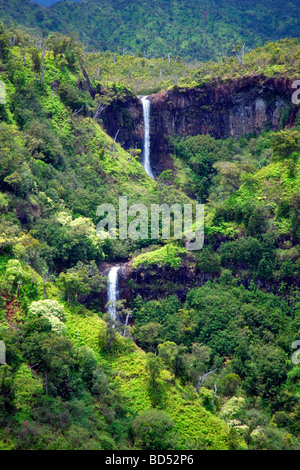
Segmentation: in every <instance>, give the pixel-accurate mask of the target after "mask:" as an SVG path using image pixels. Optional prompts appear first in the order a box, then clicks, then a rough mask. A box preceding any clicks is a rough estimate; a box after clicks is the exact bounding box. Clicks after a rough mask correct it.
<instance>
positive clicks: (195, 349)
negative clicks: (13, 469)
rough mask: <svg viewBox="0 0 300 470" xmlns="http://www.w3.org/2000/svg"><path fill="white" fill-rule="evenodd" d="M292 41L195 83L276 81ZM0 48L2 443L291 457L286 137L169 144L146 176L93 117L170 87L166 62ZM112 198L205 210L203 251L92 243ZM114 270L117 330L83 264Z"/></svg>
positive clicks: (292, 312)
mask: <svg viewBox="0 0 300 470" xmlns="http://www.w3.org/2000/svg"><path fill="white" fill-rule="evenodd" d="M77 7H78V6H76V8H77ZM55 8H65V5H64V4H62V6H57V7H55ZM74 8H75V6H74ZM178 9H179V10H180V8H179V6H178ZM35 11H37V10H35V9H34V8H33V10H32V12H31V13H30V14H31V15H34V14H35V13H34V12H35ZM53 11H56V10H53ZM72 11H76V10H72ZM45 14H46V13H45ZM262 14H263V12H262ZM43 21H44V20H43V19H41V22H43ZM282 21H284V20H282ZM208 22H209V20H208ZM282 27H283V28H284V25H283V26H282ZM289 46H291V47H292V48H293V51H294V56H293V57H294V59H290V58H289V57H288V58H285V54H286V53H287V48H288V47H289ZM298 49H299V46H298V42H297V41H296V40H291V41H289V42H288V41H281V42H280V43H276V44H267V45H266V46H265V48H263V49H257V50H255V51H253V52H251V53H250V54H249V55H248V56H247V58H246V62H245V65H244V67H242V66H241V65H240V64H239V63H238V61H237V59H234V61H235V64H236V65H234V66H231V64H233V62H232V61H231V59H230V60H228V62H226V61H224V62H219V63H216V64H212V63H210V64H207V65H205V67H207V69H205V71H204V73H205V75H204V80H206V81H207V80H209V75H210V74H213V75H214V76H222V75H223V74H224V76H227V78H230V77H232V78H234V77H235V74H236V73H240V74H243V73H245V74H247V73H250V72H251V70H252V71H253V72H255V73H257V72H261V73H264V74H269V75H272V76H273V75H276V74H278V73H282V74H286V76H292V75H295V71H296V68H297V64H298V59H299V57H298V55H297V54H298V52H299V51H298ZM278 50H279V52H278ZM0 51H1V55H0V77H1V80H3V81H4V82H5V85H6V91H7V95H6V104H5V105H1V104H0V294H1V300H0V340H3V341H4V342H5V345H6V352H7V358H6V359H7V360H6V362H7V364H4V365H0V388H1V395H0V423H1V426H0V427H1V431H0V448H1V449H53V450H56V449H100V450H101V449H162V450H164V449H247V448H248V449H299V447H300V437H299V432H300V430H299V424H298V423H299V410H300V407H299V393H300V390H299V372H300V371H299V365H297V364H295V363H293V362H292V354H293V352H294V350H293V348H292V343H293V341H295V340H297V339H299V333H300V330H299V328H300V323H299V312H300V309H299V306H300V304H299V278H300V264H299V259H300V257H299V238H300V228H299V215H300V201H299V192H300V183H299V181H300V179H299V154H300V129H299V126H295V127H294V128H291V129H285V128H284V122H283V123H282V124H283V125H282V130H281V131H279V132H276V133H274V132H270V131H268V130H266V131H265V132H263V133H262V134H261V135H259V136H245V137H242V138H240V139H237V140H234V139H226V140H215V139H214V138H212V137H210V136H208V135H205V136H203V135H201V136H194V137H187V138H184V139H179V138H178V137H176V136H174V138H173V139H172V145H173V153H174V155H173V162H174V170H173V173H172V171H170V170H167V171H165V172H163V173H162V174H161V176H160V177H159V178H157V180H156V181H153V180H152V179H150V178H148V177H147V176H146V174H145V172H144V170H143V168H142V166H141V164H140V161H139V154H140V152H139V151H138V150H139V149H129V151H128V152H127V151H125V150H124V149H123V148H122V147H121V145H119V144H118V142H115V141H114V140H113V139H111V138H110V137H108V135H107V134H106V133H105V132H104V130H103V129H102V127H101V124H102V122H101V112H100V111H101V110H102V109H103V108H104V107H105V106H109V104H110V102H111V100H112V99H113V98H115V97H118V98H119V99H120V100H126V99H127V98H128V97H132V96H134V95H133V92H132V91H131V90H129V89H128V88H127V86H126V85H130V86H131V84H133V86H132V88H134V90H135V91H136V90H140V89H145V90H146V89H151V87H152V88H155V86H160V84H161V85H163V83H164V86H169V85H170V84H172V83H171V82H172V80H173V78H172V74H173V72H172V70H173V69H172V67H174V70H176V73H178V76H179V75H180V73H181V70H182V69H181V67H182V62H180V61H174V62H172V61H170V62H169V61H168V60H165V61H161V64H162V65H161V67H164V68H163V70H164V74H165V77H164V76H163V74H162V77H160V79H161V82H159V81H158V82H157V83H155V82H154V83H153V76H152V75H151V73H152V72H151V73H150V72H149V70H151V68H152V67H154V66H155V67H156V66H157V67H159V65H158V64H159V60H158V59H157V60H156V59H153V60H146V59H144V58H131V62H130V61H128V64H127V65H126V64H125V59H124V58H123V57H121V56H117V55H116V56H115V59H116V60H115V61H114V55H113V54H110V53H106V54H100V55H86V54H85V53H84V52H83V49H82V46H81V44H80V43H79V42H78V41H77V40H76V39H75V38H74V37H72V36H70V37H63V36H61V35H53V34H52V35H50V36H49V37H47V38H38V39H37V38H36V37H35V36H32V35H30V34H28V32H24V31H23V30H20V29H16V28H12V29H7V28H5V27H3V26H2V25H1V26H0ZM275 51H277V52H276V53H275ZM273 56H274V59H272V57H273ZM98 60H99V61H100V69H101V70H100V71H99V74H98V73H97V68H96V67H97V64H98V62H97V61H98ZM260 60H261V62H260ZM273 60H276V61H277V60H279V61H280V62H283V64H279V62H276V63H275V62H274V63H272V61H273ZM105 61H106V62H105ZM118 61H119V68H118V66H117V65H116V64H118ZM143 61H144V62H143ZM105 63H106V66H107V70H105V65H104V64H105ZM143 63H144V65H143ZM101 64H102V65H101ZM155 64H156V65H155ZM254 64H257V69H256V68H255V66H254ZM276 64H277V65H278V66H280V65H283V66H284V68H281V69H278V68H276V67H275V68H272V67H273V66H274V65H276ZM101 67H102V68H101ZM128 67H133V70H132V75H134V73H136V77H137V78H136V80H139V77H140V80H141V83H140V84H138V81H135V79H132V82H131V83H130V82H129V81H128V78H127V79H126V77H125V76H126V74H127V71H128ZM235 67H236V68H235ZM259 67H262V68H261V69H259ZM229 69H231V70H229ZM112 70H114V73H111V71H112ZM144 70H145V72H144ZM147 70H148V71H147ZM203 70H204V69H203ZM237 70H238V71H239V72H236V71H237ZM192 73H195V75H194V76H192ZM105 74H106V75H108V78H107V77H106V76H105ZM197 74H198V72H195V71H193V70H191V76H190V80H191V82H190V83H192V81H193V80H194V79H197V82H196V86H198V85H199V82H200V81H201V76H199V75H197ZM126 80H127V81H126ZM130 80H131V78H130ZM184 80H186V77H183V80H182V81H181V82H180V80H179V82H180V83H182V85H183V86H185V85H184ZM125 82H126V83H125ZM124 83H125V84H124ZM123 195H127V197H128V205H130V204H131V203H133V202H139V203H143V204H145V205H146V207H147V208H149V207H150V205H151V204H154V203H159V204H162V203H164V202H165V203H167V204H169V203H170V202H172V203H173V202H174V201H176V202H177V203H178V204H181V205H182V204H184V203H190V202H193V203H195V201H198V202H201V203H205V246H204V249H203V250H199V251H196V252H194V253H192V252H187V250H186V249H185V248H184V243H183V241H181V240H180V241H176V240H174V239H171V240H168V241H167V240H163V239H162V238H160V239H158V240H155V241H152V240H150V239H149V240H148V239H147V240H111V239H109V238H107V239H104V240H100V239H99V238H98V237H97V236H96V230H95V229H96V224H97V222H98V218H97V215H96V211H97V207H98V206H99V205H100V204H102V203H112V204H115V205H118V199H119V196H123ZM121 261H127V267H128V272H129V273H130V275H131V279H130V280H129V282H128V290H129V291H130V292H129V294H127V302H125V300H124V299H123V300H121V301H120V302H119V303H118V309H119V315H120V317H121V318H126V317H128V319H130V321H129V322H128V324H125V323H121V322H119V321H118V322H114V321H113V320H112V318H111V317H110V315H107V314H106V313H105V310H106V309H105V298H106V296H105V293H106V278H105V277H104V276H103V275H102V274H101V272H102V271H101V270H100V271H99V266H100V267H101V266H102V264H103V262H107V263H113V262H121ZM208 372H209V374H208V375H206V374H207V373H208ZM150 428H151V429H152V430H150Z"/></svg>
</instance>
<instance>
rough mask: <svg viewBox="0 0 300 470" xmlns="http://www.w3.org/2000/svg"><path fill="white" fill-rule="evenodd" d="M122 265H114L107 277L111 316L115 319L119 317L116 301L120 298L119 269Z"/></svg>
mask: <svg viewBox="0 0 300 470" xmlns="http://www.w3.org/2000/svg"><path fill="white" fill-rule="evenodd" d="M119 269H120V266H113V267H112V268H111V269H110V270H109V273H108V279H107V301H108V302H109V304H108V311H109V313H110V315H111V318H112V319H113V320H114V321H115V320H116V318H117V307H116V302H117V300H118V299H119V287H118V271H119Z"/></svg>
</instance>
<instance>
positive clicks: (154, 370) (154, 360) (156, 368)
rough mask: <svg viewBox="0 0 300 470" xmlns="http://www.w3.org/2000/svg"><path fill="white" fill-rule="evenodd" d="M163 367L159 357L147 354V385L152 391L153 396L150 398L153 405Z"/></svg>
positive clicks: (155, 401) (156, 399)
mask: <svg viewBox="0 0 300 470" xmlns="http://www.w3.org/2000/svg"><path fill="white" fill-rule="evenodd" d="M162 369H163V363H162V360H161V358H160V357H157V356H155V354H153V353H148V354H147V362H146V372H147V373H148V375H149V387H150V391H151V392H153V394H154V398H153V400H152V404H153V406H155V405H156V404H157V402H158V396H157V392H158V386H159V378H160V374H161V372H162Z"/></svg>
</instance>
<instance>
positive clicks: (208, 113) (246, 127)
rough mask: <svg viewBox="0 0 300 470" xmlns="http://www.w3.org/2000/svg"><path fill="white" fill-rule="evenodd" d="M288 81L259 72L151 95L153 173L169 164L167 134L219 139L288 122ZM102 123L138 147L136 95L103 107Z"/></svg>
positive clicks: (291, 113) (291, 117)
mask: <svg viewBox="0 0 300 470" xmlns="http://www.w3.org/2000/svg"><path fill="white" fill-rule="evenodd" d="M291 85H292V80H291V79H287V78H280V77H279V78H266V77H263V76H260V75H256V76H247V77H241V78H238V79H235V80H228V81H222V82H220V81H219V82H218V81H212V82H210V83H207V84H203V85H201V86H198V87H194V88H180V87H174V88H172V89H170V90H168V91H162V92H160V93H157V94H155V95H150V96H149V99H150V101H151V122H150V139H151V164H152V167H153V168H154V171H155V173H159V172H160V171H162V170H163V169H165V168H168V167H169V164H170V162H169V160H168V155H169V153H170V144H169V137H170V136H172V135H181V136H190V135H191V136H192V135H197V134H210V135H211V136H213V137H215V138H217V139H219V138H227V137H230V136H232V137H234V138H237V137H239V136H241V135H246V134H254V133H259V132H261V131H262V130H264V129H266V128H269V129H272V130H278V129H280V128H281V127H282V126H283V125H293V124H294V122H295V119H296V114H297V110H298V108H297V106H295V105H294V104H293V103H292V100H291V97H292V93H293V89H292V86H291ZM104 125H105V127H106V129H107V131H108V133H109V134H110V135H111V136H114V135H115V134H116V132H117V131H118V130H119V136H118V141H119V142H121V143H123V145H124V147H125V148H129V147H135V146H136V145H137V146H138V148H142V146H143V113H142V105H141V102H140V100H139V99H138V98H137V97H134V96H130V97H128V99H127V100H125V101H124V100H123V102H122V103H119V102H118V101H117V100H116V101H115V102H114V103H113V104H112V105H111V106H110V107H109V108H108V109H107V110H106V112H105V115H104Z"/></svg>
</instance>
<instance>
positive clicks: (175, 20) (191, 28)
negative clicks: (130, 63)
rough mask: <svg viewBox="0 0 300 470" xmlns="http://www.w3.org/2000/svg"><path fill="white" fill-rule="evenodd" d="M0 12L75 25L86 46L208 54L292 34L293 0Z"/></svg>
mask: <svg viewBox="0 0 300 470" xmlns="http://www.w3.org/2000/svg"><path fill="white" fill-rule="evenodd" d="M0 14H1V17H2V18H3V17H4V18H8V19H10V20H14V21H16V22H17V23H19V24H23V25H24V26H27V27H28V26H29V27H38V28H41V29H43V30H46V31H59V32H61V33H68V34H70V33H71V32H73V31H78V34H79V36H80V39H81V40H82V41H84V42H85V43H86V44H87V46H88V48H89V50H91V48H93V49H94V50H95V49H96V50H99V49H102V50H110V51H113V52H118V53H124V52H125V51H130V52H132V53H134V54H138V53H140V54H144V55H145V56H147V57H152V56H154V57H167V56H168V54H171V55H172V56H175V55H176V56H178V55H179V56H182V57H185V58H186V59H188V60H191V59H196V60H211V59H218V58H219V57H220V56H224V55H225V56H226V55H228V54H231V51H232V50H233V49H234V47H236V46H235V44H236V43H237V42H238V41H242V42H243V43H246V46H247V47H248V48H253V47H255V46H256V45H257V44H259V45H262V43H264V42H266V41H268V40H276V39H279V38H282V37H291V36H292V37H297V36H298V35H299V31H300V29H299V28H300V25H299V20H298V2H297V1H290V2H289V4H288V7H287V8H284V9H283V8H282V3H281V2H279V1H278V0H271V1H268V2H264V1H262V0H261V1H259V2H258V1H256V0H255V1H254V0H252V1H249V0H247V1H245V0H244V1H237V0H230V1H228V0H226V1H225V0H223V1H219V2H218V4H217V5H216V3H215V2H212V1H211V0H188V1H185V2H184V3H183V2H177V1H175V0H169V1H162V0H155V1H151V2H144V1H141V0H135V1H131V2H127V1H126V0H118V1H112V0H110V1H107V0H105V1H104V0H87V1H85V2H75V3H74V2H73V3H71V2H59V3H56V4H55V5H53V6H51V7H50V8H48V9H45V8H43V7H42V6H38V5H35V6H34V5H33V4H32V2H30V1H29V0H10V2H9V3H8V2H6V1H5V0H2V1H1V9H0Z"/></svg>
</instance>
